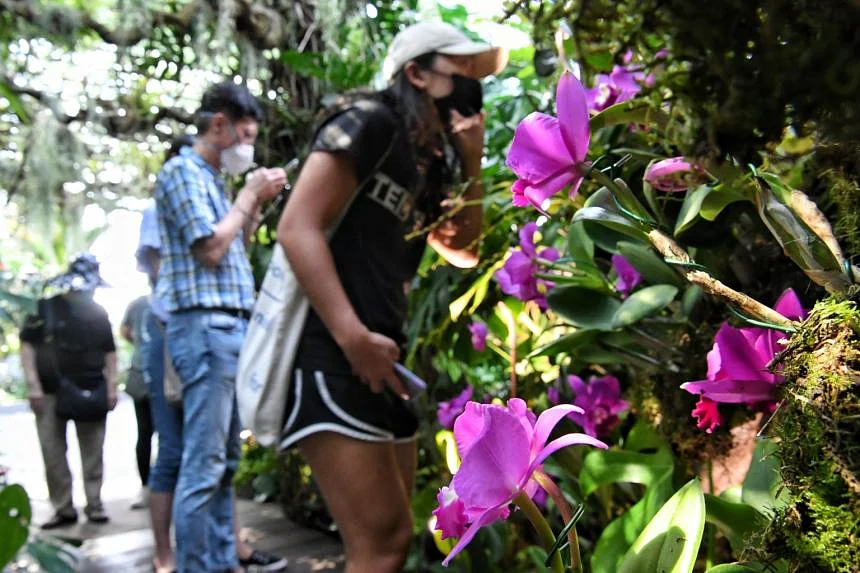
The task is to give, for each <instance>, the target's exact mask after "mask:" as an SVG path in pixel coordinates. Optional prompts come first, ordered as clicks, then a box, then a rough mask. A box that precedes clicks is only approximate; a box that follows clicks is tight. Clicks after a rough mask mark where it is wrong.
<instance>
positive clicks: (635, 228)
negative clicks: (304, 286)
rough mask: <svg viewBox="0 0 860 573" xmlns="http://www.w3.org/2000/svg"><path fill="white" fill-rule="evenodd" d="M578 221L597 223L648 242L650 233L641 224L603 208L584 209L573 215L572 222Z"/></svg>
mask: <svg viewBox="0 0 860 573" xmlns="http://www.w3.org/2000/svg"><path fill="white" fill-rule="evenodd" d="M577 221H588V222H593V223H597V224H599V225H603V226H604V227H608V228H610V229H612V230H613V231H617V232H619V233H621V234H623V235H626V236H628V237H633V238H634V239H638V240H639V241H642V242H643V243H644V242H645V241H647V240H648V231H647V229H646V228H645V227H644V226H643V225H642V224H641V223H637V222H635V221H631V220H630V219H628V218H626V217H624V216H623V215H619V214H618V213H614V212H612V211H609V210H608V209H604V208H603V207H583V208H582V209H580V210H579V211H577V212H576V213H575V214H574V215H573V219H572V222H574V223H576V222H577ZM589 235H590V233H589Z"/></svg>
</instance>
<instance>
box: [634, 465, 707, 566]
mask: <svg viewBox="0 0 860 573" xmlns="http://www.w3.org/2000/svg"><path fill="white" fill-rule="evenodd" d="M704 530H705V498H704V496H703V495H702V487H701V485H700V484H699V480H698V479H693V480H691V481H690V482H689V483H688V484H687V485H685V486H684V487H682V488H681V489H680V490H678V492H677V493H676V494H675V495H673V496H672V497H671V499H669V501H667V502H666V503H665V504H664V505H663V507H662V508H660V511H658V512H657V515H655V516H654V518H653V519H651V521H650V522H649V523H648V525H647V526H646V527H645V530H644V531H643V532H642V533H641V534H639V537H638V538H637V539H636V541H635V542H634V543H633V545H632V546H631V547H630V549H629V550H628V551H627V554H626V555H625V556H624V559H623V560H622V562H621V566H620V567H619V569H618V571H619V573H641V572H643V571H658V572H660V573H692V571H693V567H694V566H695V564H696V556H697V555H698V553H699V545H700V544H701V542H702V533H703V532H704Z"/></svg>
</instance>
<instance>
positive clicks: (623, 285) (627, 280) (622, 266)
mask: <svg viewBox="0 0 860 573" xmlns="http://www.w3.org/2000/svg"><path fill="white" fill-rule="evenodd" d="M612 268H613V270H615V275H616V276H617V277H618V278H617V279H616V280H615V288H616V289H617V290H618V292H620V293H621V294H622V295H624V296H625V297H626V296H628V295H629V294H630V293H631V292H633V289H634V288H636V285H638V284H639V283H641V282H642V275H640V274H639V271H637V270H636V269H635V268H634V267H633V265H631V264H630V262H629V261H628V260H627V259H625V258H624V257H623V256H622V255H612Z"/></svg>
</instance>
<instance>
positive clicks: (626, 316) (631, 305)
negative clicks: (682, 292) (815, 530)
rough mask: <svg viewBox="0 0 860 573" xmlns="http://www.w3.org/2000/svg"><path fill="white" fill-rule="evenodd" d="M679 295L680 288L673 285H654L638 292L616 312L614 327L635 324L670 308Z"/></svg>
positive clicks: (613, 319) (613, 318)
mask: <svg viewBox="0 0 860 573" xmlns="http://www.w3.org/2000/svg"><path fill="white" fill-rule="evenodd" d="M677 294H678V287H674V286H672V285H654V286H650V287H646V288H643V289H641V290H638V291H636V292H634V293H633V294H631V295H630V296H629V297H627V299H626V300H625V301H624V302H623V303H621V306H620V307H619V308H618V310H616V311H615V316H613V317H612V326H613V327H614V328H621V327H624V326H630V325H631V324H635V323H636V322H638V321H640V320H642V319H643V318H645V317H646V316H650V315H652V314H654V313H656V312H659V311H661V310H663V309H664V308H666V307H667V306H669V304H670V303H671V302H672V301H673V300H674V299H675V295H677Z"/></svg>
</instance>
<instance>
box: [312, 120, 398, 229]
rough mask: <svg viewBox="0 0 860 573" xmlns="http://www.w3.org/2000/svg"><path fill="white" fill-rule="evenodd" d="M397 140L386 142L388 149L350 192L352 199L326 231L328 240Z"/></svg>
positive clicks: (394, 137)
mask: <svg viewBox="0 0 860 573" xmlns="http://www.w3.org/2000/svg"><path fill="white" fill-rule="evenodd" d="M396 139H397V137H396V134H395V136H393V137H392V138H391V141H389V142H388V147H387V148H386V149H385V152H384V153H383V154H382V156H380V158H379V161H377V162H376V165H374V166H373V169H372V170H371V171H370V173H368V174H367V176H366V177H365V178H364V179H362V180H361V183H359V184H358V185H357V186H356V187H355V191H353V192H352V197H350V198H349V201H347V202H346V205H344V206H343V209H342V210H341V212H340V213H339V214H338V216H337V218H336V219H335V220H334V221H332V224H331V227H329V228H328V229H327V230H326V236H327V237H328V238H329V239H330V238H331V237H332V235H334V233H335V231H337V228H338V227H340V224H341V222H343V219H344V217H346V214H347V212H348V211H349V208H350V207H351V206H352V203H353V202H354V201H355V199H356V197H358V193H359V191H361V189H362V188H363V187H364V186H365V185H367V183H368V182H369V181H370V180H371V179H373V177H374V176H375V175H376V174H377V173H379V170H380V169H381V168H382V164H383V163H385V160H386V159H388V156H389V155H391V150H392V149H394V141H395V140H396Z"/></svg>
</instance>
